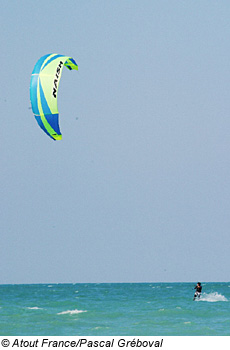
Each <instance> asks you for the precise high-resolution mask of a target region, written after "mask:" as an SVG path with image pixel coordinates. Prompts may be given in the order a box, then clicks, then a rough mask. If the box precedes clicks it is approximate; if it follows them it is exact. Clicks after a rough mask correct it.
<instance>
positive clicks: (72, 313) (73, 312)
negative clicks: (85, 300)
mask: <svg viewBox="0 0 230 350" xmlns="http://www.w3.org/2000/svg"><path fill="white" fill-rule="evenodd" d="M82 312H87V310H77V309H76V310H67V311H62V312H59V313H58V315H67V314H70V315H75V314H81V313H82Z"/></svg>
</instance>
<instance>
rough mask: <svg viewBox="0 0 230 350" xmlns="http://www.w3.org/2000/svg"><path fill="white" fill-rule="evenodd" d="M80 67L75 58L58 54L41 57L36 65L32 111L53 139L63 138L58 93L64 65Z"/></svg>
mask: <svg viewBox="0 0 230 350" xmlns="http://www.w3.org/2000/svg"><path fill="white" fill-rule="evenodd" d="M64 66H65V67H67V68H68V69H70V70H72V69H76V70H77V69H78V66H77V63H76V62H75V61H74V59H73V58H71V57H68V56H63V55H58V54H49V55H45V56H43V57H41V58H40V59H39V60H38V61H37V63H36V64H35V66H34V70H33V72H32V76H31V81H30V100H31V106H32V111H33V113H34V116H35V118H36V120H37V122H38V125H39V126H40V127H41V128H42V130H43V131H44V132H45V133H46V134H47V135H48V136H50V137H51V138H52V139H53V140H61V139H62V134H61V132H60V128H59V123H58V119H59V118H58V116H59V114H58V107H57V94H58V86H59V82H60V78H61V74H62V69H63V67H64Z"/></svg>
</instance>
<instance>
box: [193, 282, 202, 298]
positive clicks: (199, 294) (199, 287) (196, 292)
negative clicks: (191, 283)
mask: <svg viewBox="0 0 230 350" xmlns="http://www.w3.org/2000/svg"><path fill="white" fill-rule="evenodd" d="M194 289H196V291H195V294H194V297H193V300H195V299H196V298H200V296H201V292H202V286H201V283H200V282H198V283H197V285H196V286H195V288H194Z"/></svg>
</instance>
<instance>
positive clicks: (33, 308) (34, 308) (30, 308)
mask: <svg viewBox="0 0 230 350" xmlns="http://www.w3.org/2000/svg"><path fill="white" fill-rule="evenodd" d="M27 309H29V310H43V309H42V308H41V307H37V306H34V307H27Z"/></svg>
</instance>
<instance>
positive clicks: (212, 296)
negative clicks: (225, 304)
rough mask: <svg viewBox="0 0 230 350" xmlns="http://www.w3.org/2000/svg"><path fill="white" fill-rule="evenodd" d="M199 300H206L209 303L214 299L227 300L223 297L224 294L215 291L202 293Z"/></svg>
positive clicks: (214, 300)
mask: <svg viewBox="0 0 230 350" xmlns="http://www.w3.org/2000/svg"><path fill="white" fill-rule="evenodd" d="M199 300H200V301H208V302H210V303H215V302H216V301H228V299H227V298H225V296H224V295H222V294H219V293H217V292H214V293H209V294H206V293H204V294H202V295H201V297H200V299H199Z"/></svg>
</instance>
